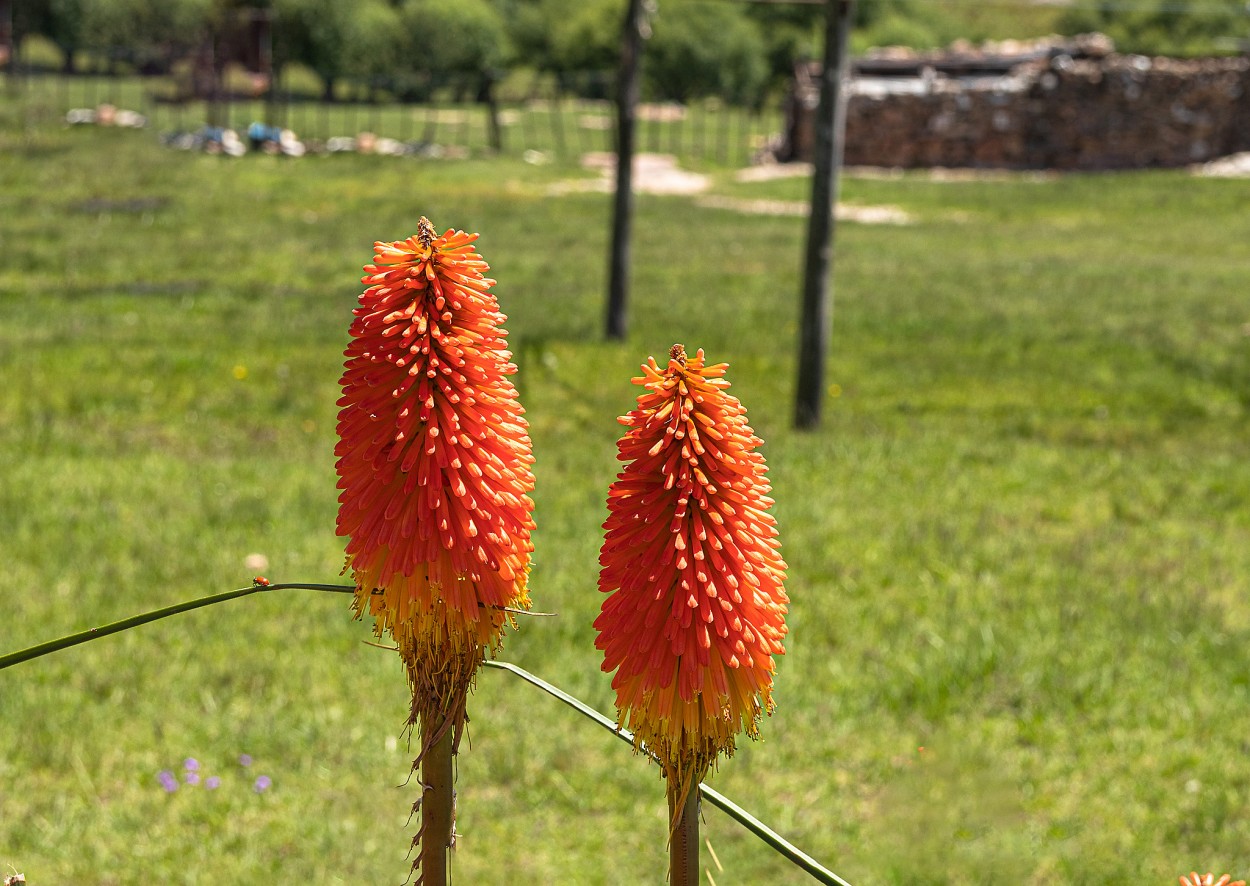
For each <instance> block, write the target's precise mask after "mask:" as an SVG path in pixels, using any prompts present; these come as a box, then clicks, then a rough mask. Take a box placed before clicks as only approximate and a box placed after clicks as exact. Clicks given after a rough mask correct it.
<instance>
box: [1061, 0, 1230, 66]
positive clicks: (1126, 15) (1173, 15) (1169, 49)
mask: <svg viewBox="0 0 1250 886" xmlns="http://www.w3.org/2000/svg"><path fill="white" fill-rule="evenodd" d="M1059 28H1060V30H1061V31H1062V33H1065V34H1080V33H1085V32H1088V31H1101V32H1102V33H1104V34H1106V35H1107V36H1109V37H1110V38H1111V39H1112V40H1114V41H1115V45H1116V49H1117V50H1119V51H1120V52H1137V53H1142V54H1145V55H1180V56H1195V55H1210V54H1213V53H1222V52H1230V51H1232V50H1235V49H1236V48H1237V44H1238V41H1245V40H1246V39H1247V38H1250V7H1247V6H1246V4H1245V3H1244V2H1243V0H1203V2H1202V3H1201V4H1200V5H1199V4H1193V5H1181V4H1177V3H1176V2H1175V0H1150V2H1147V3H1144V4H1142V5H1140V6H1139V5H1136V4H1134V5H1125V4H1123V3H1117V2H1109V0H1102V2H1099V3H1097V4H1095V5H1093V6H1085V5H1079V6H1072V7H1070V8H1069V9H1068V10H1067V11H1065V12H1064V14H1063V15H1062V16H1061V17H1060V20H1059Z"/></svg>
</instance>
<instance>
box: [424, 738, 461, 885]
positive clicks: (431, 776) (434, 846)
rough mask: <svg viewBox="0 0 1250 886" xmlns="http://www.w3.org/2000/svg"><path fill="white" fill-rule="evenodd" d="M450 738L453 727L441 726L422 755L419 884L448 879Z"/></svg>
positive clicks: (452, 821) (452, 801)
mask: <svg viewBox="0 0 1250 886" xmlns="http://www.w3.org/2000/svg"><path fill="white" fill-rule="evenodd" d="M443 725H444V724H438V726H436V727H434V728H438V727H439V726H443ZM452 738H453V730H452V729H451V728H449V727H448V728H444V729H443V734H442V736H441V737H440V738H439V739H438V741H436V742H434V743H433V744H432V745H430V746H429V747H427V748H426V749H425V754H424V755H423V756H422V757H421V783H422V787H421V790H422V792H423V793H422V796H421V883H422V886H447V884H448V883H450V882H451V846H452V840H453V835H454V832H455V826H456V789H455V786H454V783H453V771H452Z"/></svg>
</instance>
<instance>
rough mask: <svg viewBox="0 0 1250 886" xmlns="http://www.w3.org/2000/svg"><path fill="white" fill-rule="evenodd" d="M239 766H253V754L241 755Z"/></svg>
mask: <svg viewBox="0 0 1250 886" xmlns="http://www.w3.org/2000/svg"><path fill="white" fill-rule="evenodd" d="M239 765H240V766H251V765H252V755H251V754H239Z"/></svg>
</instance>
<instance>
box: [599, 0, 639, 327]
mask: <svg viewBox="0 0 1250 886" xmlns="http://www.w3.org/2000/svg"><path fill="white" fill-rule="evenodd" d="M645 12H646V9H645V4H644V0H629V8H628V9H627V10H626V11H625V24H624V27H623V28H622V34H621V61H620V68H619V70H618V72H617V83H616V193H615V195H614V197H613V201H612V247H611V254H610V256H609V259H608V311H607V326H606V331H607V336H608V338H610V339H617V340H620V339H624V338H625V334H626V332H627V330H628V327H629V318H628V314H627V308H628V304H629V252H630V239H631V237H632V233H633V232H632V228H633V215H634V136H635V129H636V123H637V108H638V95H639V81H640V77H639V72H640V70H641V61H642V48H643V45H644V43H645V42H646V22H645V20H644V14H645Z"/></svg>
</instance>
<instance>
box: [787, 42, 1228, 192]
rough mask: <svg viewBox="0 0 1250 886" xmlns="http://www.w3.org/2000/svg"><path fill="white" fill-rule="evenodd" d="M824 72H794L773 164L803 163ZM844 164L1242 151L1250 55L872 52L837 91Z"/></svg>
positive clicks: (1131, 162) (966, 163)
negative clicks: (842, 115)
mask: <svg viewBox="0 0 1250 886" xmlns="http://www.w3.org/2000/svg"><path fill="white" fill-rule="evenodd" d="M819 90H820V68H819V65H816V66H815V67H808V66H803V67H800V68H799V69H798V70H797V72H796V77H795V81H794V86H793V89H792V92H791V95H790V97H789V99H788V101H787V114H786V126H785V132H784V133H782V135H781V137H780V138H779V139H778V140H777V143H776V144H775V145H774V146H773V150H772V154H773V158H774V159H776V160H778V161H781V162H787V161H794V160H808V159H810V158H811V152H812V143H813V117H814V114H815V109H816V105H817V103H818V98H819ZM843 97H844V100H845V101H846V143H845V149H844V156H843V162H844V163H845V164H847V165H848V166H885V167H899V168H920V167H971V168H990V169H1070V170H1101V169H1136V168H1143V167H1164V166H1186V165H1189V164H1193V163H1202V162H1206V161H1209V160H1212V159H1215V158H1218V157H1224V156H1228V155H1230V154H1235V153H1239V152H1243V151H1250V58H1248V57H1246V56H1238V57H1228V58H1201V59H1173V58H1148V57H1146V56H1141V55H1121V54H1118V53H1116V52H1115V51H1114V47H1113V46H1112V44H1111V41H1110V40H1109V39H1108V38H1107V37H1105V36H1103V35H1101V34H1087V35H1082V36H1079V37H1075V38H1071V39H1060V38H1046V39H1043V40H1038V41H1028V42H1025V41H1010V42H1004V43H999V44H987V45H986V46H983V47H979V48H974V47H972V46H970V45H967V44H965V45H960V44H956V45H954V46H952V47H951V48H950V49H948V50H943V51H938V52H923V53H921V52H915V51H912V50H904V49H891V50H877V51H874V52H873V53H871V54H869V55H867V56H864V57H862V58H859V59H855V60H854V61H853V62H852V72H851V76H850V78H849V80H848V82H847V83H845V84H844V85H843Z"/></svg>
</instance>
